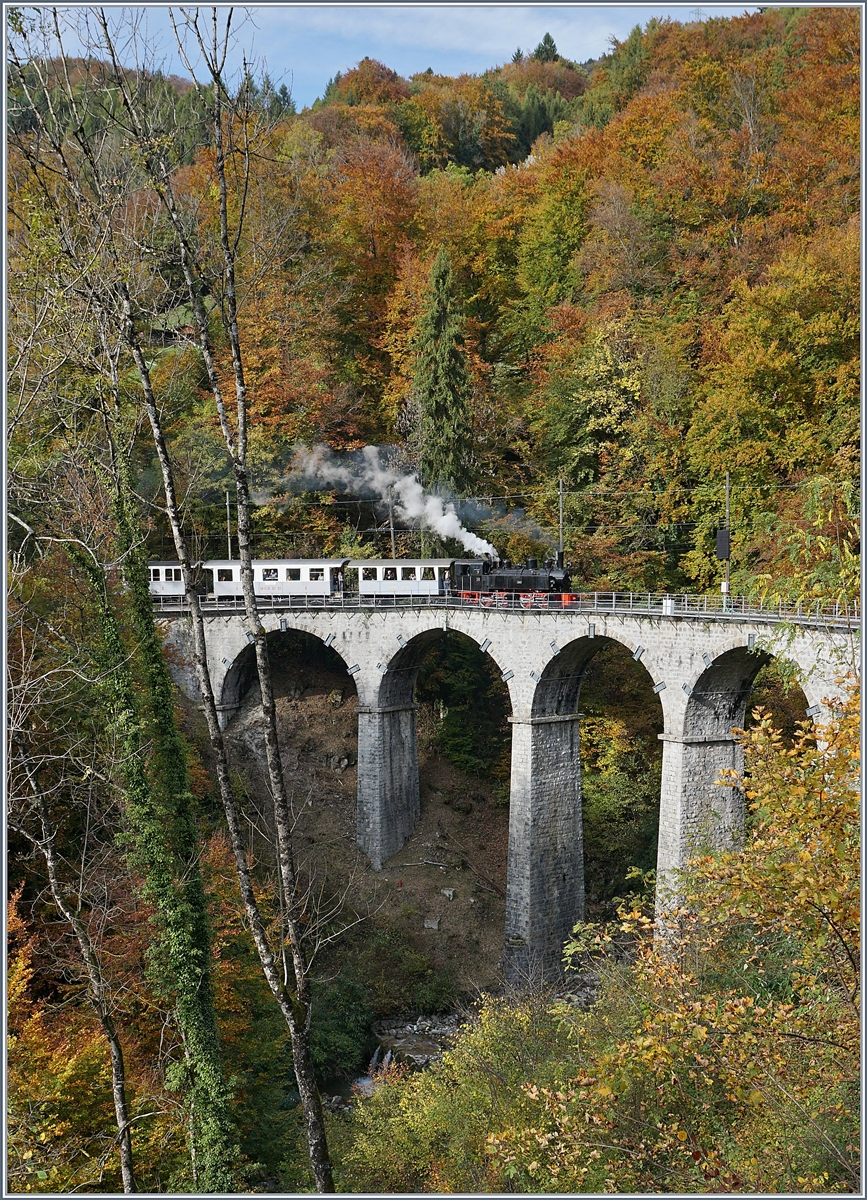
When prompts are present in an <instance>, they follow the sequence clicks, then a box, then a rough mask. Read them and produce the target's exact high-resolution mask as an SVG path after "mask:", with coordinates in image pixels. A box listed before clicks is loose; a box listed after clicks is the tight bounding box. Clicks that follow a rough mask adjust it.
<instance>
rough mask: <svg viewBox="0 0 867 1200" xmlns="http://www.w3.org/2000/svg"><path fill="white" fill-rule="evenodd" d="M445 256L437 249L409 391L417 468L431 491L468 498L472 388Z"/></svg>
mask: <svg viewBox="0 0 867 1200" xmlns="http://www.w3.org/2000/svg"><path fill="white" fill-rule="evenodd" d="M462 325H463V322H462V319H461V316H460V313H459V311H458V302H457V298H456V296H455V294H454V290H453V285H452V267H451V261H450V259H449V254H448V251H447V250H446V249H445V247H442V246H441V247H440V249H439V250H438V252H437V256H436V258H435V259H434V263H433V267H432V268H431V274H430V285H429V292H428V296H427V301H426V304H425V307H424V309H423V310H422V313H421V316H420V317H419V320H418V324H417V327H416V332H415V337H414V349H415V355H416V359H415V370H414V372H413V381H412V382H413V391H414V394H415V396H416V398H417V401H418V405H419V409H420V416H421V421H420V428H419V465H420V469H421V479H422V482H423V483H424V485H425V486H426V487H427V488H430V489H436V488H438V487H446V488H448V489H450V490H451V491H452V492H455V493H456V494H457V495H466V494H467V493H468V492H469V491H470V490H471V486H472V447H473V421H472V413H471V410H470V397H471V394H472V384H471V382H470V378H469V375H468V373H467V367H466V362H465V359H464V354H463V350H462V345H461V343H462Z"/></svg>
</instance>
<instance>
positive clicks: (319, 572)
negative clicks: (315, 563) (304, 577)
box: [310, 567, 325, 583]
mask: <svg viewBox="0 0 867 1200" xmlns="http://www.w3.org/2000/svg"><path fill="white" fill-rule="evenodd" d="M324 578H325V568H324V567H311V568H310V579H311V580H312V581H313V582H314V583H315V582H316V581H317V580H319V579H324Z"/></svg>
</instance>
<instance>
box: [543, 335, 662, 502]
mask: <svg viewBox="0 0 867 1200" xmlns="http://www.w3.org/2000/svg"><path fill="white" fill-rule="evenodd" d="M618 335H620V336H618ZM639 396H640V374H639V371H638V367H637V364H636V363H635V362H634V360H633V358H632V355H631V354H630V346H629V342H628V339H625V338H624V337H623V336H622V331H621V330H618V328H617V327H616V326H615V327H612V328H609V329H605V330H600V331H599V332H598V333H597V334H595V336H594V337H593V338H592V339H591V340H590V341H589V343H588V344H587V345H586V346H584V347H582V349H581V350H580V351H579V352H578V354H577V355H576V358H575V360H573V362H572V363H570V364H569V366H568V368H565V369H563V368H561V370H560V371H558V373H557V375H556V376H554V377H553V378H551V380H550V382H549V384H548V403H547V404H546V407H545V410H544V422H545V424H544V427H543V429H542V430H541V433H542V441H543V445H544V447H545V449H546V450H547V454H548V457H549V461H550V463H551V468H552V470H554V471H559V472H560V473H561V474H562V476H563V478H564V479H566V480H568V482H569V483H570V484H571V485H572V486H573V487H575V486H580V485H581V484H587V483H592V482H594V481H595V480H596V479H598V477H599V472H600V466H601V464H600V459H601V456H602V455H603V454H604V453H605V452H606V451H607V450H609V448H611V447H613V446H614V445H616V443H617V442H618V441H620V440H621V439H622V438H623V437H624V435H625V431H626V424H627V421H628V419H629V418H630V417H631V416H632V415H633V413H634V412H635V409H636V407H637V405H638V401H639Z"/></svg>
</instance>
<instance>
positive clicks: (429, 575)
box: [421, 567, 436, 579]
mask: <svg viewBox="0 0 867 1200" xmlns="http://www.w3.org/2000/svg"><path fill="white" fill-rule="evenodd" d="M421 577H422V579H436V575H434V569H433V567H422V569H421Z"/></svg>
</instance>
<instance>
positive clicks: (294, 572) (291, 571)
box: [286, 567, 301, 579]
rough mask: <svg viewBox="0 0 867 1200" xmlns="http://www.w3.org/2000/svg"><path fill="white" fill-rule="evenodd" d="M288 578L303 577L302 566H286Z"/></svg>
mask: <svg viewBox="0 0 867 1200" xmlns="http://www.w3.org/2000/svg"><path fill="white" fill-rule="evenodd" d="M286 578H287V579H300V578H301V568H300V567H287V568H286Z"/></svg>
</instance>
